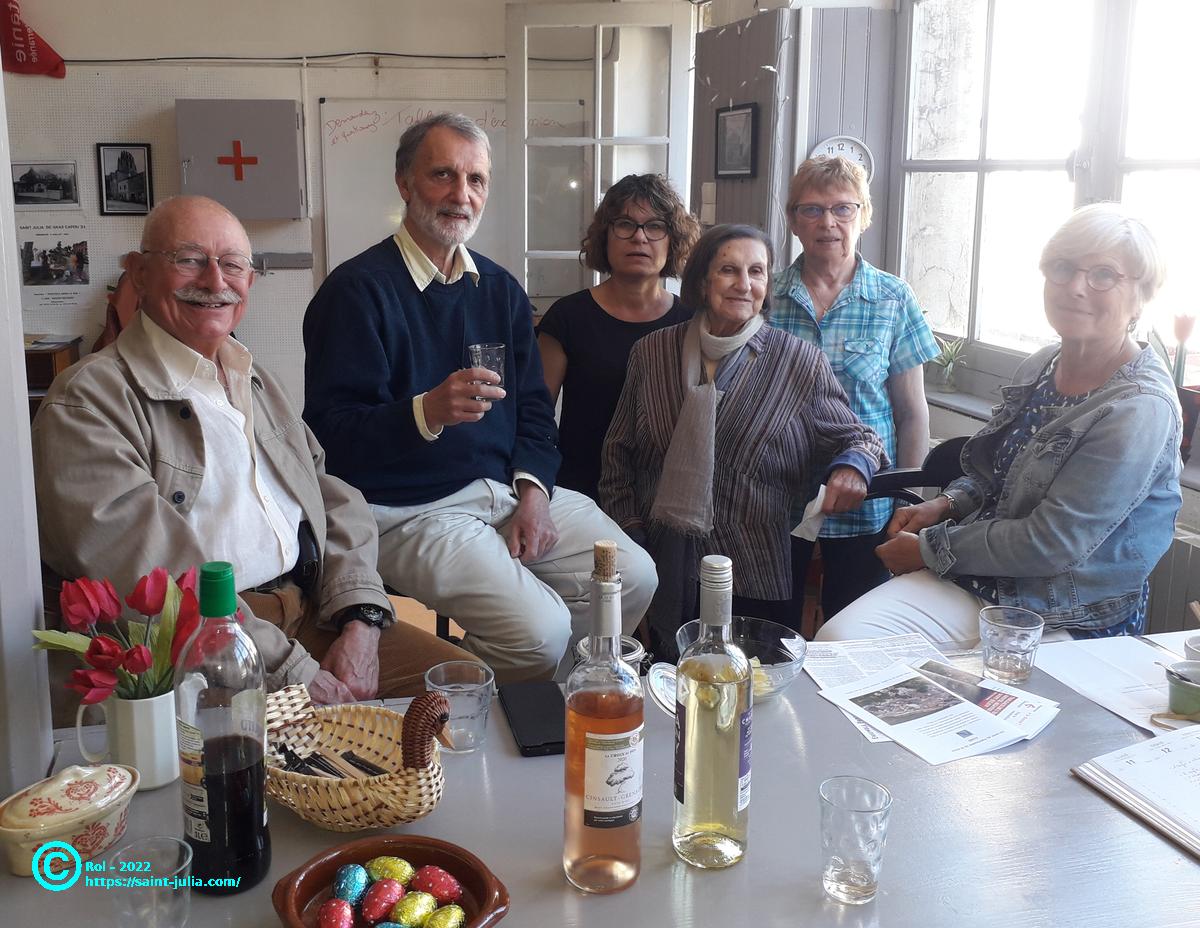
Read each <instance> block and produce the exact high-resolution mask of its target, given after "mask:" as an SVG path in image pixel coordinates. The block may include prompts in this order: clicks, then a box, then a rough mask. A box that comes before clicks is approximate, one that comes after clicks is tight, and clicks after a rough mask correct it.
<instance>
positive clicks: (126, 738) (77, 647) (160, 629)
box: [33, 567, 200, 789]
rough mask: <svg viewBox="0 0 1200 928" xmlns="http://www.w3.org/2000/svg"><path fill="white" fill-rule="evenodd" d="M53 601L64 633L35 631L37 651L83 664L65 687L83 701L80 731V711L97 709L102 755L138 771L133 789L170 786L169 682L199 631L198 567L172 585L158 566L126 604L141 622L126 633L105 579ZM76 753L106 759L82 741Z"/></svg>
mask: <svg viewBox="0 0 1200 928" xmlns="http://www.w3.org/2000/svg"><path fill="white" fill-rule="evenodd" d="M58 602H59V607H60V609H61V611H62V624H63V627H64V629H65V630H62V631H59V630H50V629H47V630H42V629H37V630H35V631H34V632H33V635H34V637H35V638H36V639H37V642H36V643H35V644H34V648H37V649H39V650H50V651H71V652H73V653H75V654H77V655H78V656H79V659H80V661H81V662H82V663H83V665H84V666H83V667H82V668H80V669H79V670H76V671H74V672H73V673H72V674H71V678H70V680H69V681H68V682H67V684H66V686H67V688H68V689H72V690H75V691H76V692H77V693H79V694H80V695H81V696H82V697H83V698H82V701H81V704H80V706H79V711H78V713H77V714H76V718H75V725H76V730H77V732H78V730H79V728H80V723H81V720H82V716H83V711H84V709H85V708H86V707H87V706H89V705H96V704H99V705H100V706H101V708H102V709H103V710H104V714H105V718H106V727H107V735H108V751H107V753H108V754H110V755H112V758H113V760H114V761H115V762H117V763H120V764H127V765H129V766H131V767H136V768H137V769H138V772H139V773H140V774H141V780H140V782H139V784H138V789H154V788H155V787H157V786H163V785H165V784H167V783H170V782H172V781H174V780H175V779H176V778H177V777H178V776H179V753H178V750H177V748H176V740H175V703H174V694H173V692H172V683H173V677H174V672H175V661H176V660H177V659H178V657H179V653H180V652H181V651H182V649H183V646H184V644H186V643H187V640H188V639H189V638H190V637H191V636H192V633H193V632H195V631H196V629H197V628H198V627H199V625H200V606H199V602H198V601H197V598H196V569H195V568H194V567H193V568H192V569H191V570H189V571H187V573H185V574H183V576H181V577H180V578H179V579H178V580H172V579H171V577H170V575H169V574H168V573H167V571H166V568H164V567H156V568H155V569H154V570H152V571H151V572H150V573H149V574H147V575H146V576H144V577H142V578H141V579H139V580H138V582H137V585H136V587H135V588H134V590H133V592H132V593H130V594H129V595H128V596H126V597H125V605H126V606H128V607H129V608H130V609H131V610H133V611H134V612H136V613H138V614H139V615H140V616H141V618H140V619H131V620H129V621H128V622H126V623H125V624H124V628H122V623H121V615H122V612H123V607H122V604H121V600H120V598H119V596H118V594H117V591H116V589H115V588H114V587H113V585H112V583H111V582H110V581H109V580H107V579H105V580H92V579H90V578H88V577H80V578H79V579H78V580H64V581H63V585H62V590H61V591H60V593H59V597H58ZM101 627H103V631H101V630H100V628H101ZM80 751H81V753H82V754H83V756H84V757H85V758H87V759H88V760H89V761H92V762H93V763H98V762H100V761H102V760H103V759H104V756H103V755H96V754H92V753H91V752H89V751H88V750H87V749H86V748H85V747H84V745H83V741H82V738H80Z"/></svg>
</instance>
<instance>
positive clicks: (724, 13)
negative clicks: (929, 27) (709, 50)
mask: <svg viewBox="0 0 1200 928" xmlns="http://www.w3.org/2000/svg"><path fill="white" fill-rule="evenodd" d="M856 6H861V7H871V8H872V9H876V10H896V9H899V7H900V3H899V0H712V12H711V13H710V14H709V15H710V16H711V21H712V26H713V28H716V27H717V26H728V25H729V24H730V23H736V22H737V21H738V20H741V19H746V18H748V17H750V16H754V15H756V14H758V13H765V12H766V11H767V10H778V9H785V8H791V9H799V8H800V7H810V8H817V7H856Z"/></svg>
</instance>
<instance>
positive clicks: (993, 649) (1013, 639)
mask: <svg viewBox="0 0 1200 928" xmlns="http://www.w3.org/2000/svg"><path fill="white" fill-rule="evenodd" d="M1045 624H1046V623H1045V622H1043V621H1042V617H1041V616H1040V615H1038V614H1037V613H1036V612H1030V611H1029V610H1028V609H1021V608H1020V607H1018V606H984V608H982V609H980V610H979V644H980V647H981V648H982V649H983V675H984V676H985V677H987V678H988V679H990V680H999V681H1000V682H1001V683H1024V682H1025V681H1026V680H1028V679H1029V675H1030V674H1031V673H1033V660H1034V657H1035V656H1036V654H1037V649H1038V645H1039V644H1040V643H1041V640H1042V629H1043V628H1044V626H1045Z"/></svg>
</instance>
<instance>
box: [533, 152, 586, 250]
mask: <svg viewBox="0 0 1200 928" xmlns="http://www.w3.org/2000/svg"><path fill="white" fill-rule="evenodd" d="M528 189H529V213H528V216H529V219H528V224H529V233H528V241H529V248H530V249H531V250H534V251H577V250H578V249H579V242H580V240H581V239H582V238H583V231H584V229H586V228H587V224H588V223H589V222H591V221H592V209H593V207H592V149H591V147H590V146H588V147H576V146H571V147H564V148H542V147H530V148H529V188H528Z"/></svg>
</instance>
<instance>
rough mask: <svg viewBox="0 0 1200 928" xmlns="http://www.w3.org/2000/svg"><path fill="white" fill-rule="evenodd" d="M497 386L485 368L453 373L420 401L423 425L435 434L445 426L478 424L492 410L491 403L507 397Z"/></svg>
mask: <svg viewBox="0 0 1200 928" xmlns="http://www.w3.org/2000/svg"><path fill="white" fill-rule="evenodd" d="M480 381H482V382H480ZM499 383H500V375H499V374H497V373H496V372H495V371H489V370H488V369H487V368H486V367H468V368H466V369H464V370H461V371H455V372H454V373H453V374H451V375H450V376H449V377H447V378H446V379H445V380H443V381H442V382H441V383H440V384H438V385H437V386H436V387H434V388H433V389H432V390H430V391H429V392H428V393H426V394H425V398H424V399H423V400H422V401H421V409H422V411H423V412H424V413H425V424H426V425H427V426H428V427H429V430H430V431H432V432H436V431H437V430H438V429H440V428H443V427H444V426H447V425H458V424H459V423H461V422H478V421H479V420H480V419H482V418H483V414H484V413H486V412H487V411H488V410H489V409H491V408H492V400H502V399H504V397H505V396H506V395H507V394H505V392H504V388H503V387H501V386H498V384H499Z"/></svg>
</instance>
